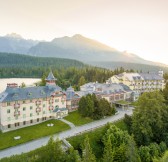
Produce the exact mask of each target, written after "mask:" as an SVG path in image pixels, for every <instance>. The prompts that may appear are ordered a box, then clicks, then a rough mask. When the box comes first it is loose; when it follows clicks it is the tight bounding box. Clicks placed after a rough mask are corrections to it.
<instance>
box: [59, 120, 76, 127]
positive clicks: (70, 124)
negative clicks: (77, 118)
mask: <svg viewBox="0 0 168 162" xmlns="http://www.w3.org/2000/svg"><path fill="white" fill-rule="evenodd" d="M60 120H61V121H62V122H64V123H66V124H68V125H69V126H70V127H71V128H74V127H75V125H74V124H73V123H71V122H69V121H68V120H65V119H60Z"/></svg>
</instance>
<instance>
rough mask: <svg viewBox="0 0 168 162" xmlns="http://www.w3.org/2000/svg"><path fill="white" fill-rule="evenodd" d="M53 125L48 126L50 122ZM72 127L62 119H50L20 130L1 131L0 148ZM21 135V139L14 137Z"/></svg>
mask: <svg viewBox="0 0 168 162" xmlns="http://www.w3.org/2000/svg"><path fill="white" fill-rule="evenodd" d="M51 123H52V124H53V126H50V127H49V126H47V125H48V124H51ZM67 129H70V127H69V125H67V124H65V123H63V122H62V121H60V120H54V119H53V120H49V121H46V122H43V123H40V124H37V125H33V126H29V127H26V128H21V129H18V130H14V131H10V132H6V133H2V132H1V133H0V150H2V149H5V148H8V147H12V146H16V145H18V144H22V143H25V142H28V141H31V140H35V139H37V138H40V137H44V136H49V135H52V134H55V133H58V132H62V131H65V130H67ZM17 136H20V137H21V138H20V139H17V140H16V139H14V137H17Z"/></svg>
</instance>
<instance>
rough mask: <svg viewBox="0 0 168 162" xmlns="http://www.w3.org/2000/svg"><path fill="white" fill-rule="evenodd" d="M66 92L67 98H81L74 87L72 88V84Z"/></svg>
mask: <svg viewBox="0 0 168 162" xmlns="http://www.w3.org/2000/svg"><path fill="white" fill-rule="evenodd" d="M65 94H66V99H67V100H72V99H75V98H80V96H79V95H78V94H77V93H76V92H75V91H74V88H72V87H71V86H70V87H69V88H67V91H66V92H65Z"/></svg>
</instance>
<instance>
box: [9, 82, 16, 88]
mask: <svg viewBox="0 0 168 162" xmlns="http://www.w3.org/2000/svg"><path fill="white" fill-rule="evenodd" d="M7 88H18V84H17V83H8V84H7Z"/></svg>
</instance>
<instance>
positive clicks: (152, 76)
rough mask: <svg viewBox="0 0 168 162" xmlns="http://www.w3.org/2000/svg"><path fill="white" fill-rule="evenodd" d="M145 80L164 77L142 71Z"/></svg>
mask: <svg viewBox="0 0 168 162" xmlns="http://www.w3.org/2000/svg"><path fill="white" fill-rule="evenodd" d="M140 75H141V76H142V77H143V79H144V80H163V79H164V78H163V77H162V76H160V75H158V74H155V73H140Z"/></svg>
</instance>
